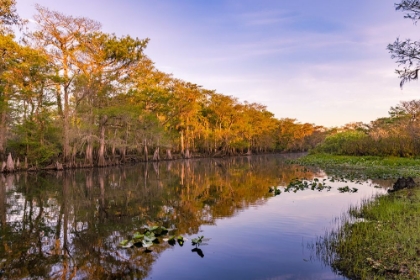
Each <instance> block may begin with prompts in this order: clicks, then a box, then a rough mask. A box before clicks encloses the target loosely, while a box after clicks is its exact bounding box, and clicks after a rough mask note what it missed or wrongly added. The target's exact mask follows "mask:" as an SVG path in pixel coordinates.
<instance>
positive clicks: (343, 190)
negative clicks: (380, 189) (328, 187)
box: [337, 186, 358, 193]
mask: <svg viewBox="0 0 420 280" xmlns="http://www.w3.org/2000/svg"><path fill="white" fill-rule="evenodd" d="M337 190H338V191H339V192H340V193H346V192H347V193H355V192H357V191H358V189H357V188H349V186H345V187H340V188H338V189H337Z"/></svg>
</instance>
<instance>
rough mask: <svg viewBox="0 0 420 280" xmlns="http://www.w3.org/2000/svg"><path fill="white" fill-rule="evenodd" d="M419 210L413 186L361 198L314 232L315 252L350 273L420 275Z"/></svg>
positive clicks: (383, 276)
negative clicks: (332, 225)
mask: <svg viewBox="0 0 420 280" xmlns="http://www.w3.org/2000/svg"><path fill="white" fill-rule="evenodd" d="M419 216H420V190H418V189H405V190H401V191H397V192H394V193H392V194H389V195H384V196H380V197H377V198H376V199H374V200H365V201H364V202H363V203H362V204H361V205H360V206H358V207H352V208H350V209H349V211H348V213H347V215H345V216H343V217H342V219H341V221H340V222H341V225H340V227H339V228H338V229H336V230H333V231H331V232H327V233H326V235H325V236H323V237H321V238H319V240H318V241H317V243H316V252H317V255H318V256H319V258H321V259H322V260H323V261H324V262H325V263H326V264H328V265H331V266H332V267H333V268H334V269H335V270H336V271H337V272H339V273H340V274H344V275H345V276H347V277H349V278H350V279H420V270H419V260H420V258H419V256H420V250H419V249H418V248H420V236H419V234H418V232H419V231H420V223H419V218H418V217H419Z"/></svg>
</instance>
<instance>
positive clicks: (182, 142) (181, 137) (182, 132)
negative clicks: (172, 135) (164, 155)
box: [180, 130, 185, 157]
mask: <svg viewBox="0 0 420 280" xmlns="http://www.w3.org/2000/svg"><path fill="white" fill-rule="evenodd" d="M180 144H181V155H182V156H183V157H184V149H185V146H184V131H183V130H181V135H180Z"/></svg>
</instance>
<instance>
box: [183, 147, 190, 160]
mask: <svg viewBox="0 0 420 280" xmlns="http://www.w3.org/2000/svg"><path fill="white" fill-rule="evenodd" d="M184 158H185V159H190V158H191V154H190V149H188V148H187V149H186V150H185V153H184Z"/></svg>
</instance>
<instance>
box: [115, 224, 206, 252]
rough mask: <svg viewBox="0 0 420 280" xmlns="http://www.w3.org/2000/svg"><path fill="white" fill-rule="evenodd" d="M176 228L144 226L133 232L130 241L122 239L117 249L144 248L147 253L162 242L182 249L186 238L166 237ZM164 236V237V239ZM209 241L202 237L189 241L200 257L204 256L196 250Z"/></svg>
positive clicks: (180, 236)
mask: <svg viewBox="0 0 420 280" xmlns="http://www.w3.org/2000/svg"><path fill="white" fill-rule="evenodd" d="M175 230H176V228H173V229H167V228H165V227H163V226H157V225H152V226H148V225H146V226H144V227H142V228H141V229H140V230H139V231H137V232H135V233H134V234H133V235H132V238H131V239H124V240H122V241H121V242H120V243H119V247H121V248H124V249H127V248H133V247H138V248H145V252H147V253H149V252H151V250H152V246H154V245H155V244H159V243H161V241H163V242H167V243H168V244H169V245H171V246H175V245H176V244H177V243H178V245H179V246H180V247H182V246H183V245H184V243H185V241H186V240H188V239H187V238H185V237H183V236H182V235H170V236H168V233H169V232H172V231H175ZM164 236H166V237H164ZM207 240H209V239H206V238H204V236H198V237H196V238H193V239H192V240H191V242H192V245H193V246H195V248H194V249H193V252H196V253H197V254H198V255H199V256H200V257H204V254H203V252H202V250H201V249H198V247H199V246H200V245H207V244H206V243H203V241H207Z"/></svg>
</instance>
